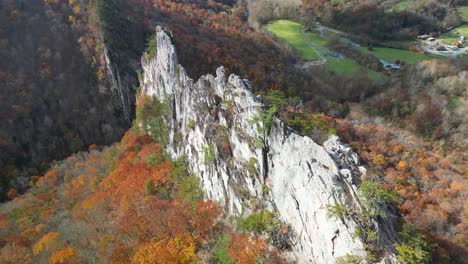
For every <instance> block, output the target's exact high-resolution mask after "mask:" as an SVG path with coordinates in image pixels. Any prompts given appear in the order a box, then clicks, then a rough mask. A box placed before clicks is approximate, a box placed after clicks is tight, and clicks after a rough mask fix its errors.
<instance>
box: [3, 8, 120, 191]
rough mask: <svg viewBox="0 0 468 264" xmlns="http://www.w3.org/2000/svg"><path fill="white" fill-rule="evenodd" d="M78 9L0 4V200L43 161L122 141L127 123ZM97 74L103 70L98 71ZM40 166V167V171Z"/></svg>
mask: <svg viewBox="0 0 468 264" xmlns="http://www.w3.org/2000/svg"><path fill="white" fill-rule="evenodd" d="M79 13H80V10H72V9H71V8H70V7H69V6H68V5H67V4H57V5H55V6H45V5H44V3H43V1H4V2H3V3H2V4H1V5H0V24H1V25H2V26H1V27H0V36H1V39H0V45H1V49H0V58H1V59H0V87H1V89H0V100H1V104H0V116H1V118H2V121H3V122H2V126H1V128H0V168H1V169H0V182H1V184H0V200H1V199H3V198H4V193H5V192H6V191H8V189H9V188H10V187H14V188H16V189H18V190H21V189H23V188H24V187H26V186H27V182H28V181H27V178H18V177H19V176H27V175H35V174H38V173H39V172H40V170H41V168H43V167H45V166H46V165H45V164H46V163H48V162H50V161H52V160H54V159H60V158H63V157H64V156H66V155H69V154H71V153H73V152H76V151H78V150H81V149H83V148H85V147H86V146H88V145H90V144H93V143H95V144H110V143H112V142H115V141H116V140H118V139H119V138H120V137H121V136H122V134H123V132H124V131H125V129H126V128H127V127H128V126H129V122H128V121H125V119H124V118H123V117H122V111H121V110H120V109H121V106H120V102H119V101H118V100H115V97H113V95H112V91H111V89H110V87H111V85H110V83H109V82H107V81H106V80H105V79H106V77H105V76H101V77H102V80H99V78H98V76H99V74H97V72H98V71H99V67H98V62H96V59H95V57H93V56H92V55H93V54H92V53H90V52H89V50H92V49H93V48H94V46H95V45H96V41H94V40H93V39H92V38H88V39H87V38H82V36H83V33H82V32H83V31H85V30H86V29H85V27H84V26H83V25H81V26H80V25H77V24H73V22H72V19H71V17H72V16H73V17H77V16H79ZM98 73H99V72H98ZM38 170H39V171H38Z"/></svg>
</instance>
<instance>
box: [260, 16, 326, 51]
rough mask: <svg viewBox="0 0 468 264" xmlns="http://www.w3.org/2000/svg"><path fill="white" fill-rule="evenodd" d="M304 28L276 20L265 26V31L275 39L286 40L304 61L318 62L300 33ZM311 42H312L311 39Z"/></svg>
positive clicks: (294, 23) (287, 21) (289, 22)
mask: <svg viewBox="0 0 468 264" xmlns="http://www.w3.org/2000/svg"><path fill="white" fill-rule="evenodd" d="M303 29H304V26H303V25H301V24H299V23H296V22H293V21H289V20H278V21H276V22H274V23H271V24H269V25H267V30H268V31H270V32H272V33H273V34H275V35H276V36H277V37H279V38H281V39H284V40H286V41H287V42H288V43H289V44H290V45H291V46H293V47H294V48H295V49H296V50H298V51H299V52H300V53H301V54H302V56H304V58H305V59H306V60H318V59H319V56H318V55H317V53H315V52H314V51H313V50H312V49H311V48H309V46H308V45H307V41H306V39H305V37H304V36H303V35H302V33H301V31H302V30H303ZM311 42H313V40H312V38H311Z"/></svg>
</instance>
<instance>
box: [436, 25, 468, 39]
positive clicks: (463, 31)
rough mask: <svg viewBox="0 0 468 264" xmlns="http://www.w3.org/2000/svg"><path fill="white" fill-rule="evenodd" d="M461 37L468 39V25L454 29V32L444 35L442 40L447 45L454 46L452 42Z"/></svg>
mask: <svg viewBox="0 0 468 264" xmlns="http://www.w3.org/2000/svg"><path fill="white" fill-rule="evenodd" d="M460 36H465V39H468V24H464V25H462V26H459V27H456V28H454V29H453V30H452V31H450V32H448V33H445V34H443V35H442V36H441V37H440V40H441V41H442V42H443V43H446V44H452V42H454V41H457V40H459V39H460Z"/></svg>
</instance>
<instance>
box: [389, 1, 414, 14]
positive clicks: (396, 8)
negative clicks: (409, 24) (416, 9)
mask: <svg viewBox="0 0 468 264" xmlns="http://www.w3.org/2000/svg"><path fill="white" fill-rule="evenodd" d="M410 3H411V1H410V0H404V1H400V2H398V4H396V5H392V6H389V7H387V8H385V12H400V11H403V10H405V9H406V8H407V7H408V6H409V5H410Z"/></svg>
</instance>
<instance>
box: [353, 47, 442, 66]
mask: <svg viewBox="0 0 468 264" xmlns="http://www.w3.org/2000/svg"><path fill="white" fill-rule="evenodd" d="M360 49H361V50H362V51H363V52H367V53H371V54H372V55H374V56H375V57H377V58H379V59H383V60H386V61H388V62H395V61H396V60H400V61H404V62H406V63H409V64H416V63H418V62H421V61H425V60H430V59H433V58H435V56H430V55H427V54H420V53H417V52H413V51H409V50H401V49H394V48H384V47H377V48H373V49H372V51H370V50H368V49H367V48H364V47H361V48H360Z"/></svg>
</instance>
